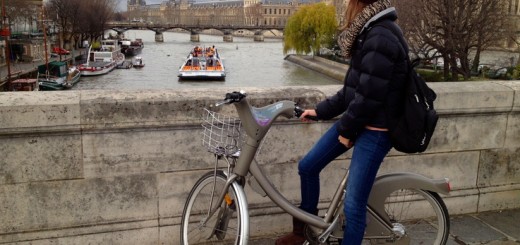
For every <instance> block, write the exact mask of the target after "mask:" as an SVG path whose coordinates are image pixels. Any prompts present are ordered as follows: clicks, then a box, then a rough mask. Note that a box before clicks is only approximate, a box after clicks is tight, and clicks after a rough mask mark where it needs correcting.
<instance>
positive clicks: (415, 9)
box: [395, 0, 510, 80]
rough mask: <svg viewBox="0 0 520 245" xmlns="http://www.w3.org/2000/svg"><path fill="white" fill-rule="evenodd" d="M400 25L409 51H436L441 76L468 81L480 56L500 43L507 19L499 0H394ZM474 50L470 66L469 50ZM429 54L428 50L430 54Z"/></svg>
mask: <svg viewBox="0 0 520 245" xmlns="http://www.w3.org/2000/svg"><path fill="white" fill-rule="evenodd" d="M395 3H396V7H397V8H398V9H399V12H400V14H399V16H400V24H401V26H402V27H403V30H404V31H405V35H406V36H407V37H408V41H409V42H410V43H411V44H412V50H415V51H418V50H423V51H424V50H427V49H434V50H436V51H437V52H438V53H439V54H440V55H441V56H442V57H443V59H444V77H445V79H446V80H449V79H450V74H451V79H454V80H457V78H458V76H459V75H462V76H463V77H464V79H469V77H470V75H471V69H470V67H471V66H472V67H473V68H474V69H476V67H477V66H478V63H479V60H480V54H481V52H482V51H483V50H485V49H487V48H489V47H490V46H493V45H496V44H497V42H499V41H501V40H504V39H505V38H506V34H507V33H508V26H509V24H508V23H509V21H510V18H508V15H507V8H506V7H507V4H505V2H504V1H503V0H396V1H395ZM471 50H475V51H476V52H475V56H474V57H473V64H472V65H471V64H470V57H469V55H470V51H471ZM430 53H431V51H430Z"/></svg>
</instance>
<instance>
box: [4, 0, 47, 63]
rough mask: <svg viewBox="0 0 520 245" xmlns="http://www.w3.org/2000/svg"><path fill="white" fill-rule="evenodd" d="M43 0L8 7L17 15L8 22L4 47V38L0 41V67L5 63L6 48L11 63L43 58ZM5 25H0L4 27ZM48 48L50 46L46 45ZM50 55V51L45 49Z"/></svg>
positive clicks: (18, 3) (25, 1)
mask: <svg viewBox="0 0 520 245" xmlns="http://www.w3.org/2000/svg"><path fill="white" fill-rule="evenodd" d="M42 5H43V0H24V1H23V2H16V4H15V5H12V6H10V9H11V10H12V11H16V13H17V15H15V17H14V18H11V19H10V20H9V27H10V28H9V30H10V38H9V40H8V43H9V45H6V41H7V40H6V38H5V37H2V40H1V41H0V66H5V65H6V64H7V63H6V47H9V51H10V52H9V56H10V57H11V59H10V60H11V61H12V62H17V61H36V60H41V59H43V58H45V48H44V47H45V43H44V41H43V32H42V26H41V21H39V20H40V19H41V18H42V15H41V13H42V9H41V8H42ZM4 24H6V23H2V25H4ZM48 46H50V45H48ZM47 51H48V52H47V53H48V54H50V52H49V51H50V49H49V48H48V49H47Z"/></svg>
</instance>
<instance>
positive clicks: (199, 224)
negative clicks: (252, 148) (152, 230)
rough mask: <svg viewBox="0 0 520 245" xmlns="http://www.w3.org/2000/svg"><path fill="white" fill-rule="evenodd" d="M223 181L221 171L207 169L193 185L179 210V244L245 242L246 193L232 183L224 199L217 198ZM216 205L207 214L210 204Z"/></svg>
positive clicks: (247, 234) (247, 233) (246, 223)
mask: <svg viewBox="0 0 520 245" xmlns="http://www.w3.org/2000/svg"><path fill="white" fill-rule="evenodd" d="M225 184H226V176H225V175H224V173H223V172H222V171H217V172H216V175H215V173H214V172H209V173H207V174H205V175H204V176H202V177H201V178H200V179H199V180H198V181H197V183H195V185H194V186H193V189H192V190H191V192H190V194H189V196H188V199H187V201H186V204H185V206H184V211H183V212H182V221H181V229H180V230H181V244H183V245H188V244H189V245H194V244H234V245H241V244H246V243H247V239H248V236H249V225H248V219H247V215H248V214H247V206H244V205H246V203H245V195H244V192H243V190H242V188H241V187H240V186H239V185H238V183H236V182H235V183H233V184H232V185H231V186H230V187H229V189H228V191H227V194H226V197H225V200H224V201H222V202H220V203H217V199H218V197H219V195H220V193H221V191H222V189H223V188H224V186H225ZM210 203H211V205H212V207H218V208H217V211H216V212H214V214H213V215H211V216H208V215H209V212H210V210H211V209H212V207H210Z"/></svg>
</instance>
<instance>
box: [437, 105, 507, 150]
mask: <svg viewBox="0 0 520 245" xmlns="http://www.w3.org/2000/svg"><path fill="white" fill-rule="evenodd" d="M507 120H508V115H507V114H505V113H500V114H471V116H468V115H453V116H442V117H441V118H440V119H439V121H438V123H437V127H436V128H435V132H434V134H433V137H432V139H431V141H430V145H429V146H428V147H429V148H428V150H427V151H428V152H455V151H468V150H470V151H471V150H480V149H495V148H501V147H503V145H504V141H505V138H506V125H507Z"/></svg>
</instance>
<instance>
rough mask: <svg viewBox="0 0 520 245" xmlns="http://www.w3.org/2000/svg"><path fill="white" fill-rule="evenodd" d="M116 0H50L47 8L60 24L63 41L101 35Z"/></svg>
mask: <svg viewBox="0 0 520 245" xmlns="http://www.w3.org/2000/svg"><path fill="white" fill-rule="evenodd" d="M117 2H118V0H89V1H84V0H50V1H49V9H50V12H51V13H52V15H53V18H54V19H55V21H56V22H57V23H58V25H59V26H60V31H62V32H63V34H64V39H65V41H70V40H72V39H74V40H75V41H76V42H75V43H76V44H77V43H79V42H78V40H79V39H81V38H88V39H90V40H96V39H98V38H99V37H102V36H103V33H104V31H105V29H106V26H107V22H108V21H109V20H110V19H111V18H112V17H113V15H114V12H115V8H116V4H117Z"/></svg>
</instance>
